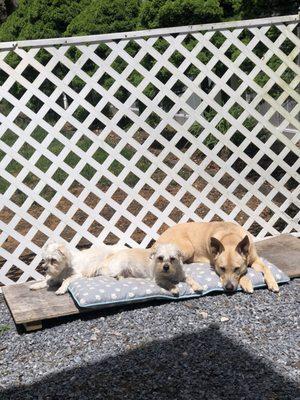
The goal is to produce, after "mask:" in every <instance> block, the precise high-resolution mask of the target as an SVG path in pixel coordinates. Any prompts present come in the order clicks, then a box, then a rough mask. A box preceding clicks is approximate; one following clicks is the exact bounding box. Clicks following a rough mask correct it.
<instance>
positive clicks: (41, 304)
mask: <svg viewBox="0 0 300 400" xmlns="http://www.w3.org/2000/svg"><path fill="white" fill-rule="evenodd" d="M257 249H258V253H259V254H260V255H261V256H262V257H265V258H267V259H268V260H270V261H271V262H272V263H274V264H275V265H277V266H278V267H279V268H281V269H282V270H283V271H284V272H285V273H286V274H287V275H289V276H290V277H291V278H295V277H299V276H300V263H299V259H300V240H299V239H296V238H294V237H293V236H290V235H281V236H278V237H275V238H271V239H267V240H264V241H261V242H258V243H257ZM30 285H31V283H23V284H19V285H12V286H7V287H4V288H3V294H4V297H5V300H6V302H7V304H8V307H9V309H10V311H11V313H12V316H13V318H14V321H15V323H16V324H22V325H24V327H25V329H26V330H27V331H33V330H37V329H40V328H42V321H44V320H48V319H51V318H59V317H63V316H67V315H75V314H79V313H81V312H82V311H81V310H79V309H78V308H77V307H76V305H75V303H74V301H73V299H72V297H71V296H70V294H68V293H67V294H65V295H63V296H57V295H56V294H55V292H54V291H49V290H47V289H41V290H35V291H31V290H29V286H30Z"/></svg>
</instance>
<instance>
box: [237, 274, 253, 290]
mask: <svg viewBox="0 0 300 400" xmlns="http://www.w3.org/2000/svg"><path fill="white" fill-rule="evenodd" d="M239 284H240V286H241V288H242V289H243V291H244V292H246V293H253V291H254V290H253V285H252V282H251V279H249V278H248V276H246V275H244V276H242V277H241V279H240V281H239Z"/></svg>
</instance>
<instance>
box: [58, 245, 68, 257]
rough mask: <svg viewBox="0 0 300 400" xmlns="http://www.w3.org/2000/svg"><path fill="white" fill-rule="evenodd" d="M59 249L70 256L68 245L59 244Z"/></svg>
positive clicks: (62, 253)
mask: <svg viewBox="0 0 300 400" xmlns="http://www.w3.org/2000/svg"><path fill="white" fill-rule="evenodd" d="M57 250H58V251H59V252H60V254H61V255H62V256H64V257H68V255H69V251H68V249H67V247H66V246H65V245H64V244H62V245H61V246H59V248H58V249H57Z"/></svg>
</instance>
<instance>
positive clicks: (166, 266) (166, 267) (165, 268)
mask: <svg viewBox="0 0 300 400" xmlns="http://www.w3.org/2000/svg"><path fill="white" fill-rule="evenodd" d="M169 269H170V267H169V265H168V264H164V266H163V270H164V271H165V272H168V271H169Z"/></svg>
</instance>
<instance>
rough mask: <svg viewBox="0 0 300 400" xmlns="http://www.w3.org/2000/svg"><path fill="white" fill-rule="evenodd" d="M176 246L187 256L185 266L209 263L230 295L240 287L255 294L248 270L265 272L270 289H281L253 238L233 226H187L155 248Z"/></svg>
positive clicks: (175, 229) (163, 237)
mask: <svg viewBox="0 0 300 400" xmlns="http://www.w3.org/2000/svg"><path fill="white" fill-rule="evenodd" d="M162 243H174V244H176V245H177V246H178V248H179V249H180V251H181V254H182V256H183V262H187V263H192V262H209V263H210V264H211V266H212V267H213V268H214V269H215V271H216V273H217V274H218V275H219V277H220V279H221V282H222V285H223V287H224V289H225V290H226V291H231V292H232V291H234V290H235V289H236V288H237V286H238V285H240V286H241V287H242V289H243V290H244V291H245V292H247V293H253V285H252V282H251V280H250V279H249V278H248V277H247V276H246V273H247V268H248V267H252V268H253V269H254V270H255V271H257V272H262V273H263V275H264V279H265V282H266V284H267V286H268V289H269V290H271V291H272V292H278V291H279V288H278V285H277V282H276V281H275V278H274V276H273V275H272V273H271V271H270V270H269V268H268V267H267V266H266V265H265V264H264V263H263V261H262V260H261V259H260V258H259V256H258V255H257V252H256V249H255V246H254V243H253V239H252V236H251V234H250V233H249V232H247V231H246V230H245V229H244V228H242V227H241V226H240V225H237V224H234V223H232V222H199V223H198V222H187V223H184V224H178V225H175V226H173V227H171V228H169V229H167V230H166V231H165V232H164V233H163V234H162V235H161V236H160V238H159V239H158V240H157V242H156V243H155V244H154V246H156V245H157V244H162Z"/></svg>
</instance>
